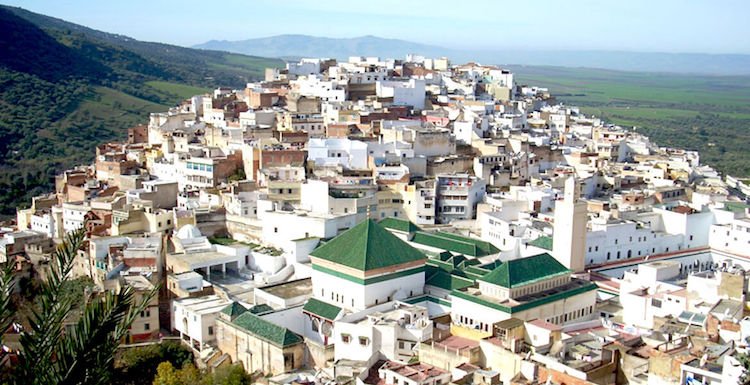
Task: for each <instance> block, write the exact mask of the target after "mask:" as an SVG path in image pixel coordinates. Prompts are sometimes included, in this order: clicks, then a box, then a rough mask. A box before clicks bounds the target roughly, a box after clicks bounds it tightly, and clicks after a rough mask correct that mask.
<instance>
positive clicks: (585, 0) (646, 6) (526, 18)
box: [0, 0, 750, 54]
mask: <svg viewBox="0 0 750 385" xmlns="http://www.w3.org/2000/svg"><path fill="white" fill-rule="evenodd" d="M0 2H3V3H4V4H7V5H14V6H19V7H22V8H26V9H28V10H30V11H32V12H37V13H42V14H45V15H48V16H53V17H57V18H61V19H64V20H67V21H71V22H74V23H77V24H82V25H85V26H87V27H91V28H94V29H98V30H102V31H106V32H112V33H118V34H123V35H127V36H130V37H133V38H136V39H138V40H145V41H157V42H162V43H170V44H176V45H182V46H191V45H194V44H199V43H203V42H206V41H208V40H244V39H251V38H257V37H267V36H273V35H280V34H306V35H314V36H325V37H337V38H346V37H357V36H363V35H375V36H379V37H385V38H396V39H403V40H409V41H414V42H418V43H424V44H432V45H438V46H441V47H447V48H456V49H528V50H617V51H640V52H693V53H741V54H750V38H748V37H750V23H748V19H747V18H748V15H750V0H562V1H560V0H556V1H555V0H535V1H524V0H516V1H503V0H464V1H455V0H450V1H443V0H431V1H427V0H393V1H392V0H377V1H354V0H221V1H194V0H181V1H172V0H0Z"/></svg>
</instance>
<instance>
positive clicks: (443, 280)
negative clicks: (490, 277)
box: [425, 269, 474, 290]
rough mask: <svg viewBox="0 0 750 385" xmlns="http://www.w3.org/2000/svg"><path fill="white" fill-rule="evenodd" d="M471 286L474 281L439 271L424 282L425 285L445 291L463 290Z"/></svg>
mask: <svg viewBox="0 0 750 385" xmlns="http://www.w3.org/2000/svg"><path fill="white" fill-rule="evenodd" d="M473 284H474V281H473V280H471V279H469V278H463V277H460V276H458V275H454V274H450V273H446V272H445V271H443V270H439V269H438V270H437V271H436V272H435V273H434V274H432V275H431V276H430V277H429V278H427V280H426V281H425V285H432V286H435V287H439V288H441V289H445V290H453V289H463V288H465V287H469V286H472V285H473Z"/></svg>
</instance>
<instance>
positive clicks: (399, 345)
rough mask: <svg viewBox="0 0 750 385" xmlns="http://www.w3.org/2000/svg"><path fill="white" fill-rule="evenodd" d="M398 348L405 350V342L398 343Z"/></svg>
mask: <svg viewBox="0 0 750 385" xmlns="http://www.w3.org/2000/svg"><path fill="white" fill-rule="evenodd" d="M398 348H399V349H403V348H404V341H398Z"/></svg>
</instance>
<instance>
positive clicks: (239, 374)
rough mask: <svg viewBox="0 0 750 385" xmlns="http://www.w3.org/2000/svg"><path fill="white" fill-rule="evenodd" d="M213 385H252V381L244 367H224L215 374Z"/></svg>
mask: <svg viewBox="0 0 750 385" xmlns="http://www.w3.org/2000/svg"><path fill="white" fill-rule="evenodd" d="M210 383H211V384H213V385H250V384H252V380H251V378H250V376H249V375H248V374H247V372H245V368H243V367H242V365H230V366H223V367H220V368H218V369H216V371H215V372H214V373H213V378H212V381H211V382H210Z"/></svg>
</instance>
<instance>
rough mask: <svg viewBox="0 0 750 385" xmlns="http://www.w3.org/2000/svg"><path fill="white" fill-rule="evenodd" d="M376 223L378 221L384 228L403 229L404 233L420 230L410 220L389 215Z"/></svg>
mask: <svg viewBox="0 0 750 385" xmlns="http://www.w3.org/2000/svg"><path fill="white" fill-rule="evenodd" d="M378 223H380V225H381V226H383V227H385V228H386V229H392V230H398V231H403V232H405V233H414V232H417V231H420V230H422V229H420V228H419V226H417V225H415V224H414V223H412V222H411V221H408V220H406V219H400V218H393V217H389V218H385V219H383V220H381V221H380V222H378Z"/></svg>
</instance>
